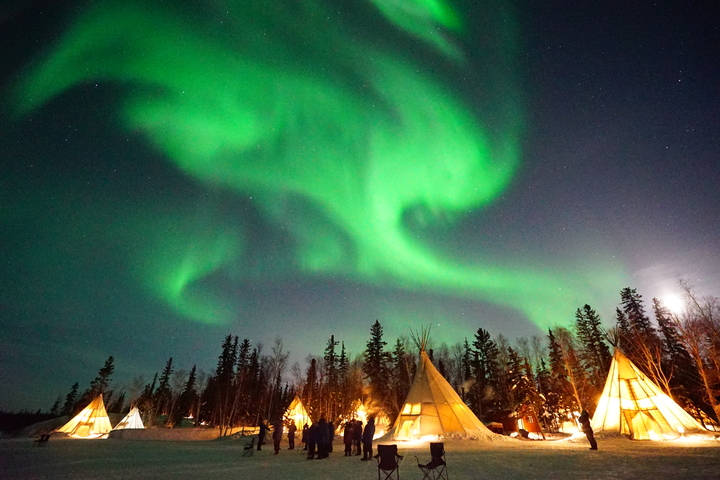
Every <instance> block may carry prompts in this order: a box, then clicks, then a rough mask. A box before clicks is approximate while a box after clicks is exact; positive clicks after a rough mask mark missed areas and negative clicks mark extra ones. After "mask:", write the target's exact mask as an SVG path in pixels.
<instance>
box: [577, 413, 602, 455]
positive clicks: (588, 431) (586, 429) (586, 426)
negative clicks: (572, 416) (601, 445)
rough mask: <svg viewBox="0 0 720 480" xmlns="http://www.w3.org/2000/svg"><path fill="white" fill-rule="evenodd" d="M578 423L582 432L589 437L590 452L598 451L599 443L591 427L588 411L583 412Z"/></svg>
mask: <svg viewBox="0 0 720 480" xmlns="http://www.w3.org/2000/svg"><path fill="white" fill-rule="evenodd" d="M578 422H580V426H581V427H582V431H583V433H584V434H585V436H586V437H587V439H588V442H590V450H597V449H598V448H597V441H595V434H594V432H593V429H592V426H590V415H589V414H588V412H587V410H583V411H582V413H581V414H580V417H579V418H578Z"/></svg>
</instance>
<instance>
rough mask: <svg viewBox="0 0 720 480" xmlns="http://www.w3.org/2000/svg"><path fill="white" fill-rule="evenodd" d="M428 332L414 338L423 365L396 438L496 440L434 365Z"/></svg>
mask: <svg viewBox="0 0 720 480" xmlns="http://www.w3.org/2000/svg"><path fill="white" fill-rule="evenodd" d="M427 338H428V332H423V334H422V336H420V337H417V336H413V339H414V340H415V343H416V344H417V346H418V348H419V349H420V362H419V364H418V367H417V371H416V372H415V377H414V378H413V383H412V385H411V386H410V391H409V392H408V395H407V397H406V398H405V403H404V404H403V407H402V409H401V410H400V414H399V415H398V417H397V420H395V424H394V426H393V431H392V438H393V439H396V440H416V439H419V438H422V437H424V436H428V435H435V436H457V437H466V438H470V437H472V438H477V439H480V440H494V439H500V438H502V436H501V435H498V434H496V433H493V432H491V431H490V430H489V429H488V428H487V427H486V426H485V425H484V424H483V423H482V422H481V421H480V419H478V418H477V416H476V415H475V414H474V413H473V412H472V411H471V410H470V408H468V406H467V405H465V402H463V401H462V399H461V398H460V396H459V395H458V394H457V392H456V391H455V390H454V389H453V388H452V386H451V385H450V384H449V383H448V381H447V380H445V378H444V377H443V376H442V375H441V374H440V372H439V371H438V370H437V369H436V368H435V366H434V365H433V364H432V362H431V361H430V357H428V355H427V352H426V351H425V346H426V343H427Z"/></svg>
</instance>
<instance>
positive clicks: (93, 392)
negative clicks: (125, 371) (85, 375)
mask: <svg viewBox="0 0 720 480" xmlns="http://www.w3.org/2000/svg"><path fill="white" fill-rule="evenodd" d="M114 371H115V359H114V358H113V357H112V356H111V357H108V359H107V360H105V365H103V367H102V368H101V369H100V370H99V371H98V374H97V377H95V379H94V380H93V381H92V382H90V389H89V390H88V391H87V392H85V395H84V400H87V401H88V402H90V401H92V400H93V399H94V398H95V397H97V396H98V395H100V394H102V393H105V391H106V390H107V388H108V385H109V384H110V376H111V375H112V374H113V372H114Z"/></svg>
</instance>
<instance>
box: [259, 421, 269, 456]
mask: <svg viewBox="0 0 720 480" xmlns="http://www.w3.org/2000/svg"><path fill="white" fill-rule="evenodd" d="M267 431H268V424H267V422H266V421H265V420H263V419H262V418H260V432H259V434H258V446H257V449H258V452H259V451H260V450H262V448H261V447H262V446H263V444H264V443H265V435H266V434H267Z"/></svg>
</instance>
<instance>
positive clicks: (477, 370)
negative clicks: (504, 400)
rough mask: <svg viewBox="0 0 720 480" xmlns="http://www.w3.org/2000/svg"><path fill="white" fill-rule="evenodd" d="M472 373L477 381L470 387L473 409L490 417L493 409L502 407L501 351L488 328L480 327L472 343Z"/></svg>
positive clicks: (483, 416) (480, 415) (482, 415)
mask: <svg viewBox="0 0 720 480" xmlns="http://www.w3.org/2000/svg"><path fill="white" fill-rule="evenodd" d="M472 346H473V348H474V349H473V351H472V375H473V379H474V380H475V383H474V384H473V385H472V387H470V400H471V401H472V402H473V404H472V407H471V408H473V411H474V412H475V413H476V414H477V415H478V416H479V417H481V418H485V417H489V414H490V412H491V411H492V410H497V409H498V408H501V404H500V402H501V400H500V399H499V398H498V396H497V395H496V393H497V392H498V390H499V387H500V351H499V349H498V346H497V344H496V343H495V342H494V341H493V340H492V338H491V337H490V333H489V332H488V331H487V330H484V329H482V328H478V329H477V332H475V340H474V341H473V343H472Z"/></svg>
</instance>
